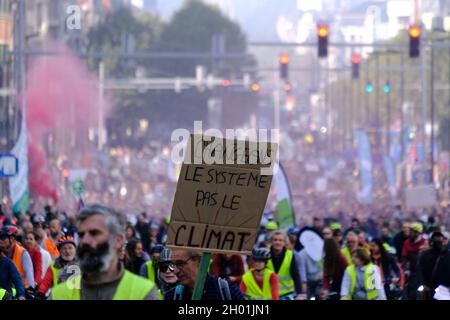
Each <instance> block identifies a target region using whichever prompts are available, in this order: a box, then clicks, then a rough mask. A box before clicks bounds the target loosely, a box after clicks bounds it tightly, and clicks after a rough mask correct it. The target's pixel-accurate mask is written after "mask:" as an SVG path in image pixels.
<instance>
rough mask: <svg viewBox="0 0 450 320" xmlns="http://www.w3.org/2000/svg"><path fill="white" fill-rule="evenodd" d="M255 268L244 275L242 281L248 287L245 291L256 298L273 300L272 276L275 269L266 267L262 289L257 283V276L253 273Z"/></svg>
mask: <svg viewBox="0 0 450 320" xmlns="http://www.w3.org/2000/svg"><path fill="white" fill-rule="evenodd" d="M253 270H254V269H253V268H252V269H250V270H249V271H247V272H246V273H245V274H244V275H243V276H242V281H243V282H244V284H245V287H246V288H247V290H246V291H245V292H244V293H245V294H246V295H248V296H250V297H251V298H253V299H255V300H272V290H271V286H270V277H271V276H272V274H273V271H272V270H269V269H267V268H266V269H264V277H263V288H262V290H261V288H260V287H259V286H258V284H257V283H256V280H255V277H254V275H253Z"/></svg>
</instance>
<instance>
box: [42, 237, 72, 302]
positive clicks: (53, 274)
mask: <svg viewBox="0 0 450 320" xmlns="http://www.w3.org/2000/svg"><path fill="white" fill-rule="evenodd" d="M57 248H58V251H59V252H60V253H61V255H60V256H59V257H58V258H56V260H55V261H52V262H51V264H50V268H48V269H47V272H46V273H45V276H44V278H43V279H42V281H41V283H40V284H39V286H38V288H37V292H38V293H40V294H41V295H45V294H46V293H47V292H48V291H49V289H50V288H51V287H54V286H56V285H57V284H58V283H61V282H64V281H66V280H67V279H68V278H69V277H70V276H71V275H73V273H74V272H75V271H78V270H79V267H78V260H77V259H76V248H77V246H76V243H75V241H74V239H73V237H70V236H68V237H61V238H60V239H59V242H58V245H57ZM78 273H79V271H78Z"/></svg>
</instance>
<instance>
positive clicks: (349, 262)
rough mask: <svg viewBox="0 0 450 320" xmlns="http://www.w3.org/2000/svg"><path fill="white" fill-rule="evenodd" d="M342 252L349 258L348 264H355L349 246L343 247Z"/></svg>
mask: <svg viewBox="0 0 450 320" xmlns="http://www.w3.org/2000/svg"><path fill="white" fill-rule="evenodd" d="M341 252H342V253H343V254H344V256H345V258H346V259H347V263H348V265H349V266H351V265H353V262H352V253H351V252H350V250H349V248H347V247H344V248H342V250H341Z"/></svg>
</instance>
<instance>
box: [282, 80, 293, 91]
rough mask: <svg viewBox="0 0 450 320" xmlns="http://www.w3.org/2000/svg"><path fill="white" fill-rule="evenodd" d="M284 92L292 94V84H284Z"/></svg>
mask: <svg viewBox="0 0 450 320" xmlns="http://www.w3.org/2000/svg"><path fill="white" fill-rule="evenodd" d="M283 90H284V92H286V93H288V92H291V90H292V86H291V84H290V83H289V82H286V83H285V84H284V86H283Z"/></svg>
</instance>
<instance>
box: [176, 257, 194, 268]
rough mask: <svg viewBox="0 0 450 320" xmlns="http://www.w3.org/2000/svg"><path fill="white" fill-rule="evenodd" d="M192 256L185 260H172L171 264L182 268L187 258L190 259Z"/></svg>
mask: <svg viewBox="0 0 450 320" xmlns="http://www.w3.org/2000/svg"><path fill="white" fill-rule="evenodd" d="M193 258H194V257H190V258H189V259H187V260H177V261H174V262H173V265H174V266H175V267H177V268H178V269H182V268H184V266H185V265H186V264H187V263H188V262H189V260H192V259H193Z"/></svg>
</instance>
